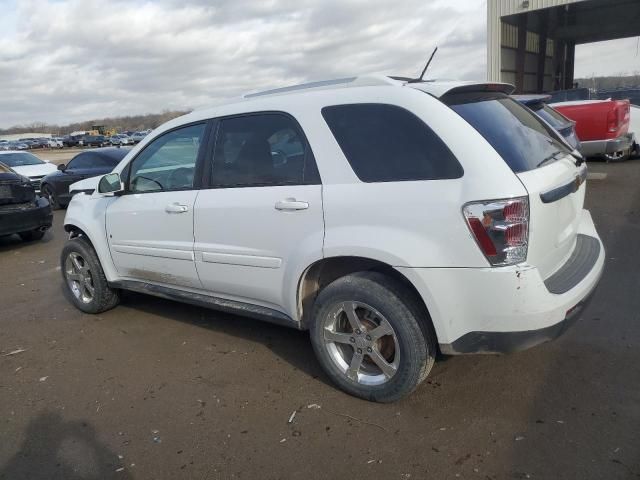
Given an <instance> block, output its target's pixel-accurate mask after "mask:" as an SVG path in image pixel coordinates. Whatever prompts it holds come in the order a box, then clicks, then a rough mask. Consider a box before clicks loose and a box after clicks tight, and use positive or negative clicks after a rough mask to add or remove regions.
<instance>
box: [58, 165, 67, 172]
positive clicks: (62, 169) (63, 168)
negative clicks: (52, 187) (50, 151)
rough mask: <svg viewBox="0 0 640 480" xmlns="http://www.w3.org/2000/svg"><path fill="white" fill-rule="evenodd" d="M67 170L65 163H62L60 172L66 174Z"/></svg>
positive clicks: (59, 166) (59, 168)
mask: <svg viewBox="0 0 640 480" xmlns="http://www.w3.org/2000/svg"><path fill="white" fill-rule="evenodd" d="M66 169H67V166H66V165H65V164H64V163H61V164H60V165H58V170H60V171H61V172H64V171H65V170H66Z"/></svg>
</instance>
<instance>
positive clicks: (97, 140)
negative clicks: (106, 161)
mask: <svg viewBox="0 0 640 480" xmlns="http://www.w3.org/2000/svg"><path fill="white" fill-rule="evenodd" d="M82 142H83V145H84V146H85V147H104V146H105V145H106V144H107V143H108V142H107V139H106V137H105V136H104V135H85V137H84V138H83V139H82Z"/></svg>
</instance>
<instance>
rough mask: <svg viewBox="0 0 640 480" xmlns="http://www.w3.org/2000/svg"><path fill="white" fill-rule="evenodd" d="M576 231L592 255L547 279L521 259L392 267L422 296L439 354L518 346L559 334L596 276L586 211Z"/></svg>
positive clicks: (598, 267)
mask: <svg viewBox="0 0 640 480" xmlns="http://www.w3.org/2000/svg"><path fill="white" fill-rule="evenodd" d="M579 233H580V234H582V235H583V236H586V237H588V238H589V240H590V242H587V243H590V244H591V246H593V242H597V245H598V247H599V248H598V249H597V251H596V253H595V255H596V257H595V258H593V256H589V255H588V254H586V255H578V253H581V252H577V254H575V255H572V256H571V258H569V259H568V260H567V263H566V264H565V265H567V268H566V269H565V270H564V271H563V269H562V268H561V269H560V270H558V272H556V274H554V275H552V276H551V277H549V278H547V279H544V278H542V276H541V275H540V272H539V271H538V269H537V268H536V267H534V266H531V265H527V264H521V265H515V266H511V267H502V268H435V269H429V268H398V270H399V271H401V272H402V273H403V274H404V275H405V276H406V277H407V278H408V279H409V280H410V281H411V282H412V283H413V284H414V286H416V288H417V289H418V291H419V292H420V294H421V295H422V297H423V299H424V300H425V303H426V305H427V307H428V308H429V313H430V314H431V319H432V321H433V324H434V328H435V330H436V334H437V336H438V342H439V344H440V350H441V351H442V353H443V354H446V355H459V354H467V353H508V352H513V351H516V350H523V349H526V348H530V347H533V346H535V345H538V344H540V343H543V342H546V341H548V340H551V339H554V338H556V337H558V336H559V335H561V334H562V333H563V332H564V331H565V330H566V329H567V328H568V326H569V325H570V324H571V323H573V322H574V321H575V320H576V319H577V318H579V317H580V314H581V312H582V311H583V310H584V308H585V306H586V303H587V300H588V299H589V298H590V296H591V294H592V293H593V291H594V290H595V288H596V286H597V285H598V282H599V281H600V277H601V275H602V272H603V270H604V260H605V251H604V247H603V246H602V242H601V241H600V238H599V237H598V234H597V232H596V230H595V228H594V226H593V221H592V220H591V215H590V214H589V212H587V211H583V215H582V221H581V224H580V230H579ZM576 250H578V247H576ZM589 251H591V252H593V250H589ZM581 262H582V263H581ZM583 265H588V267H587V268H582V266H583ZM554 277H555V280H556V281H555V282H554V281H552V279H554ZM551 290H553V291H556V292H562V293H552V291H551Z"/></svg>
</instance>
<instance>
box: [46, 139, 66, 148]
mask: <svg viewBox="0 0 640 480" xmlns="http://www.w3.org/2000/svg"><path fill="white" fill-rule="evenodd" d="M63 147H64V144H63V143H62V138H60V137H52V138H50V139H49V148H63Z"/></svg>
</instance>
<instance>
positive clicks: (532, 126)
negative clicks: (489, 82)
mask: <svg viewBox="0 0 640 480" xmlns="http://www.w3.org/2000/svg"><path fill="white" fill-rule="evenodd" d="M442 101H443V102H445V103H446V104H447V105H449V106H450V107H451V108H452V109H453V110H454V111H456V112H457V113H458V114H459V115H460V116H461V117H462V118H464V119H465V120H466V121H467V122H468V123H470V124H471V126H472V127H474V128H475V129H476V130H477V131H478V132H480V134H481V135H482V136H483V137H484V138H485V139H486V140H487V141H488V142H489V143H490V144H491V146H492V147H493V148H494V149H495V150H496V151H497V152H498V153H499V154H500V156H501V157H502V158H503V159H504V161H505V162H506V163H507V164H508V165H509V167H511V169H512V170H513V171H514V172H515V173H520V172H526V171H529V170H533V169H535V168H538V167H541V166H542V165H544V164H546V163H548V162H551V161H554V160H556V159H558V158H562V157H563V156H565V155H567V154H569V153H571V151H570V150H569V148H568V147H567V146H566V145H565V143H564V142H563V141H562V140H560V138H559V137H558V134H557V133H556V132H555V131H554V130H553V129H552V128H551V127H550V126H548V125H547V124H546V123H545V122H544V121H542V120H541V119H540V118H539V117H538V116H536V114H534V113H533V112H532V111H531V110H529V109H528V108H525V107H524V106H522V105H521V104H520V103H518V102H516V101H515V100H513V99H511V98H509V97H508V96H506V95H505V94H503V93H487V92H479V93H460V94H453V95H447V96H445V97H443V98H442Z"/></svg>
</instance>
